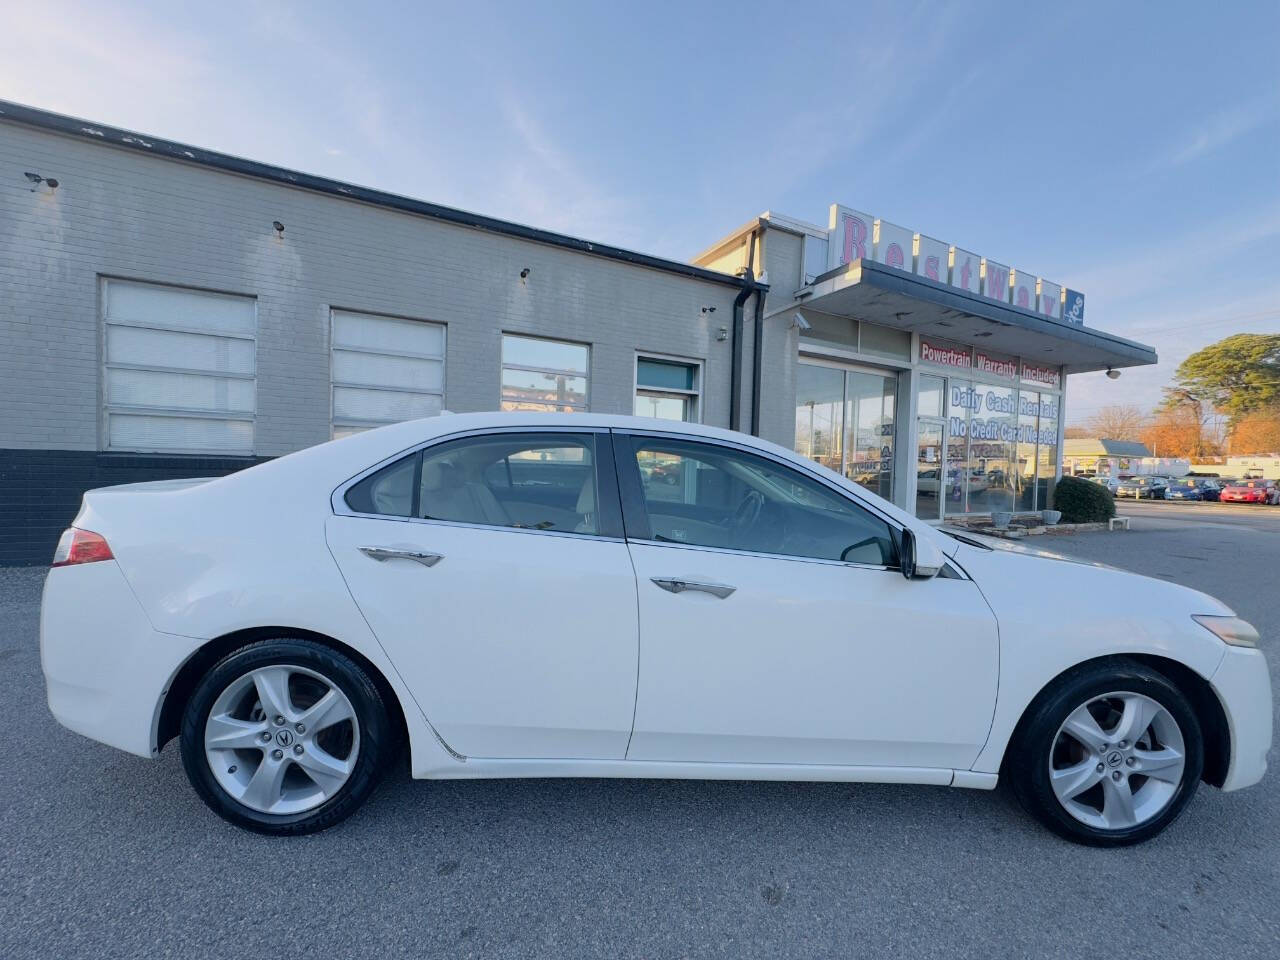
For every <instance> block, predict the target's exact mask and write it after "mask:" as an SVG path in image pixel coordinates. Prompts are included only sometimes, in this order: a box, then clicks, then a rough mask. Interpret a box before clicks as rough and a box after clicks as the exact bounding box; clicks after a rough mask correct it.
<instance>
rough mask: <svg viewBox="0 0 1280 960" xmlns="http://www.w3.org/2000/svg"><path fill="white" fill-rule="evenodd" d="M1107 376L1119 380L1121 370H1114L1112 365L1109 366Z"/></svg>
mask: <svg viewBox="0 0 1280 960" xmlns="http://www.w3.org/2000/svg"><path fill="white" fill-rule="evenodd" d="M1107 377H1108V378H1110V379H1112V380H1119V379H1120V371H1119V370H1113V369H1112V368H1111V367H1107Z"/></svg>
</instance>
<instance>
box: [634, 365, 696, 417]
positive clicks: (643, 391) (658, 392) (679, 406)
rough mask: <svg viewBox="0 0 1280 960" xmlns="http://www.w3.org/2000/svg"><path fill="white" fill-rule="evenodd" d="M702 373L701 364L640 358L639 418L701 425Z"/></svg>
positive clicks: (637, 401) (638, 373)
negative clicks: (682, 421) (653, 418)
mask: <svg viewBox="0 0 1280 960" xmlns="http://www.w3.org/2000/svg"><path fill="white" fill-rule="evenodd" d="M701 373H702V369H701V365H700V364H697V363H688V362H682V361H678V360H668V359H665V358H658V357H637V358H636V405H635V412H636V416H637V417H657V418H658V419H660V420H684V421H688V422H690V423H697V422H698V420H699V419H700V411H699V401H700V399H701V389H702V377H701Z"/></svg>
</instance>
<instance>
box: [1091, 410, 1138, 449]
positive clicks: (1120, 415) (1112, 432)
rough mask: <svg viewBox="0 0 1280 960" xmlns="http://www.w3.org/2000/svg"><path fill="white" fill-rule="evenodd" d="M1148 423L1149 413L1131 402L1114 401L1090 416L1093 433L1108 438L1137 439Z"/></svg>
mask: <svg viewBox="0 0 1280 960" xmlns="http://www.w3.org/2000/svg"><path fill="white" fill-rule="evenodd" d="M1146 424H1147V415H1146V414H1145V413H1143V412H1142V408H1141V407H1138V406H1135V405H1134V404H1131V403H1113V404H1111V405H1110V406H1106V407H1103V408H1102V409H1100V410H1099V411H1098V412H1097V413H1095V414H1094V415H1093V416H1092V417H1090V418H1089V429H1090V431H1092V433H1093V435H1094V436H1095V437H1098V438H1101V439H1106V440H1137V439H1139V438H1140V437H1141V435H1142V429H1143V427H1145V426H1146Z"/></svg>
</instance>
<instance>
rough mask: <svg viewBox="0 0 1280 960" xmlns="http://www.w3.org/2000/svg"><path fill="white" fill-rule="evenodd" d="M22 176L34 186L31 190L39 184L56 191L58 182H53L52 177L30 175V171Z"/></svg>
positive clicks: (36, 174)
mask: <svg viewBox="0 0 1280 960" xmlns="http://www.w3.org/2000/svg"><path fill="white" fill-rule="evenodd" d="M23 176H24V177H26V178H27V179H28V180H30V181H31V183H32V184H34V186H32V188H31V189H32V190H34V189H35V188H36V187H38V186H40V184H42V183H43V184H44V185H45V186H47V187H48V188H49V189H50V190H57V189H58V181H57V180H55V179H54V178H53V177H42V176H40V174H38V173H31V172H30V171H28V172H26V173H24V174H23Z"/></svg>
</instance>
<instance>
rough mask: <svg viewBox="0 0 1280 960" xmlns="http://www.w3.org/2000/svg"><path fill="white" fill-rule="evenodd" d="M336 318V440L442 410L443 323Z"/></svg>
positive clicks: (341, 314) (339, 313)
mask: <svg viewBox="0 0 1280 960" xmlns="http://www.w3.org/2000/svg"><path fill="white" fill-rule="evenodd" d="M332 318H333V338H332V353H333V356H332V360H331V363H332V367H331V378H332V382H333V436H334V438H335V439H336V438H338V437H345V436H349V435H350V434H353V433H359V432H360V431H361V430H369V429H371V428H373V427H380V426H383V425H384V424H388V423H399V422H401V421H402V420H414V419H417V418H418V417H434V416H435V415H436V414H438V413H439V412H440V410H441V408H442V407H443V406H444V350H445V330H444V325H443V324H439V323H427V322H425V321H421V320H405V319H401V318H399V317H384V316H378V315H375V314H365V313H351V312H350V311H347V310H334V311H332Z"/></svg>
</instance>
